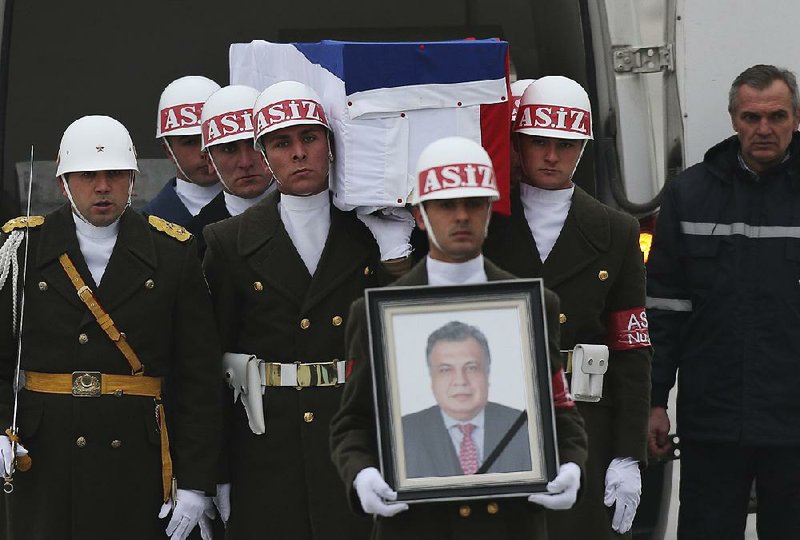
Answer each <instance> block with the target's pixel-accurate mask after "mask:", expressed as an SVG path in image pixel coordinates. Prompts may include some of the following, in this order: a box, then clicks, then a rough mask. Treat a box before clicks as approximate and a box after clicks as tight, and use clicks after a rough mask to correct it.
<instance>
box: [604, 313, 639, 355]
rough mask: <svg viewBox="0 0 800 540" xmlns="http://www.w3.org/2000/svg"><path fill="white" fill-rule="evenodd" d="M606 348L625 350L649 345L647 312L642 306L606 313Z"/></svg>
mask: <svg viewBox="0 0 800 540" xmlns="http://www.w3.org/2000/svg"><path fill="white" fill-rule="evenodd" d="M607 345H608V348H609V349H610V350H612V351H627V350H630V349H642V348H644V347H649V346H650V332H649V331H648V329H647V313H646V312H645V309H644V307H635V308H631V309H625V310H622V311H613V312H611V313H609V314H608V338H607Z"/></svg>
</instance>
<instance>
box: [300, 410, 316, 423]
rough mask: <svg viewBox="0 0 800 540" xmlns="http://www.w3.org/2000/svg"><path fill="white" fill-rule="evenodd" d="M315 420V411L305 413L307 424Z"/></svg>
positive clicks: (304, 417) (304, 420)
mask: <svg viewBox="0 0 800 540" xmlns="http://www.w3.org/2000/svg"><path fill="white" fill-rule="evenodd" d="M313 421H314V413H313V412H307V413H303V422H305V423H306V424H310V423H311V422H313Z"/></svg>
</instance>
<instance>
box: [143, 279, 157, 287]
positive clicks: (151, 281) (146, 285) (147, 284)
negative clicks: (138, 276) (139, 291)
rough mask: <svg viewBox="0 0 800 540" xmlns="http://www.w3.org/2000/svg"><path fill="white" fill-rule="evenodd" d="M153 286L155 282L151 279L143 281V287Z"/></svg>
mask: <svg viewBox="0 0 800 540" xmlns="http://www.w3.org/2000/svg"><path fill="white" fill-rule="evenodd" d="M155 286H156V282H155V281H153V280H152V279H148V280H147V281H145V282H144V287H145V289H152V288H153V287H155Z"/></svg>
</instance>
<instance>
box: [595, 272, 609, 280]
mask: <svg viewBox="0 0 800 540" xmlns="http://www.w3.org/2000/svg"><path fill="white" fill-rule="evenodd" d="M597 277H598V278H599V279H600V281H605V280H607V279H608V272H607V271H605V270H600V271H599V272H598V273H597Z"/></svg>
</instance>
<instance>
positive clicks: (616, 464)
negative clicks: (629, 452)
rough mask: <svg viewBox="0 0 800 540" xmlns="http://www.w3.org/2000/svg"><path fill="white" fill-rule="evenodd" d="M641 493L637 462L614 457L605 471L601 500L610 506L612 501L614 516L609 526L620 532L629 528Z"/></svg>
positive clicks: (640, 474) (640, 475)
mask: <svg viewBox="0 0 800 540" xmlns="http://www.w3.org/2000/svg"><path fill="white" fill-rule="evenodd" d="M641 495H642V473H641V472H640V471H639V462H638V461H637V460H635V459H633V458H614V459H612V460H611V463H610V464H609V465H608V470H607V471H606V493H605V496H604V498H603V502H604V503H605V505H606V506H608V507H611V505H613V504H614V503H616V504H617V507H616V508H615V509H614V518H613V519H612V520H611V527H612V528H613V529H614V530H615V531H617V532H618V533H620V534H624V533H626V532H628V531H629V530H630V529H631V525H633V518H634V516H636V509H637V508H638V507H639V499H640V498H641Z"/></svg>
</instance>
